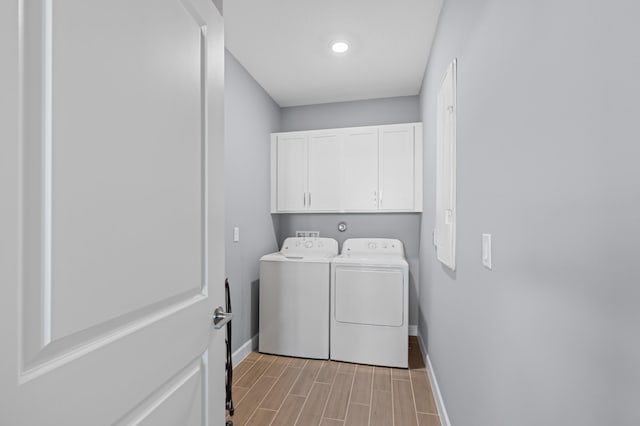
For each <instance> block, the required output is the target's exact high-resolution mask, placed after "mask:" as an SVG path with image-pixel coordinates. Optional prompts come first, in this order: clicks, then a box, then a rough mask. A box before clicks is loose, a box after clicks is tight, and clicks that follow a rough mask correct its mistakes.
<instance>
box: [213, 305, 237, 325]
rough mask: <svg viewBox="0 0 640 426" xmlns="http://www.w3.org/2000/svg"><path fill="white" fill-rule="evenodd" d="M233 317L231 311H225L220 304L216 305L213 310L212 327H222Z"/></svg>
mask: <svg viewBox="0 0 640 426" xmlns="http://www.w3.org/2000/svg"><path fill="white" fill-rule="evenodd" d="M231 318H233V314H232V313H231V312H225V311H224V308H223V307H222V306H218V307H217V308H216V310H215V311H213V327H214V328H216V329H219V328H222V327H224V326H225V325H226V324H227V323H228V322H229V321H231Z"/></svg>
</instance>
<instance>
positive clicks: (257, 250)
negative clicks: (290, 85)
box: [224, 52, 280, 351]
mask: <svg viewBox="0 0 640 426" xmlns="http://www.w3.org/2000/svg"><path fill="white" fill-rule="evenodd" d="M224 109H225V129H224V134H225V138H224V139H225V170H224V179H225V252H226V259H225V267H226V274H227V277H228V278H229V282H230V284H231V297H232V300H231V303H232V308H233V311H234V319H233V338H232V349H233V350H234V351H235V350H236V349H238V347H240V346H241V345H242V344H244V343H245V342H246V341H248V340H249V339H250V338H251V337H252V336H254V335H255V334H257V333H258V278H259V276H260V274H259V262H258V260H259V259H260V257H261V256H262V255H264V254H266V253H270V252H273V251H276V249H277V242H276V233H275V229H274V224H273V222H272V219H271V214H270V213H269V209H270V199H269V176H270V168H269V156H270V152H269V133H271V132H274V131H278V127H279V125H280V108H279V107H278V105H276V103H275V102H274V101H273V100H272V99H271V97H269V95H267V93H266V92H265V91H264V89H262V87H261V86H260V85H258V83H256V81H255V80H254V79H253V78H252V77H251V76H250V75H249V74H248V73H247V71H246V70H245V69H244V68H243V67H242V65H240V63H239V62H238V61H237V60H236V59H235V58H234V57H233V55H231V54H230V53H229V52H225V101H224ZM234 226H238V227H239V228H240V241H239V242H237V243H234V242H233V227H234Z"/></svg>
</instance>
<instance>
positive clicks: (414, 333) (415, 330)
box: [409, 325, 418, 336]
mask: <svg viewBox="0 0 640 426" xmlns="http://www.w3.org/2000/svg"><path fill="white" fill-rule="evenodd" d="M417 335H418V326H417V325H410V326H409V336H417Z"/></svg>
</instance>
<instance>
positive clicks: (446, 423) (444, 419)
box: [418, 334, 451, 426]
mask: <svg viewBox="0 0 640 426" xmlns="http://www.w3.org/2000/svg"><path fill="white" fill-rule="evenodd" d="M418 345H419V346H420V352H422V357H423V358H424V360H425V363H426V364H427V374H428V375H429V382H430V383H431V389H432V390H433V397H434V399H435V401H436V408H437V409H438V415H439V416H440V424H441V425H442V426H451V421H450V420H449V414H448V413H447V408H446V407H445V406H444V399H443V398H442V393H441V392H440V387H439V386H438V380H437V379H436V373H435V371H434V370H433V364H431V358H429V354H428V353H427V349H426V348H425V346H424V341H423V340H422V336H420V335H419V334H418Z"/></svg>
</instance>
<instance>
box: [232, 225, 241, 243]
mask: <svg viewBox="0 0 640 426" xmlns="http://www.w3.org/2000/svg"><path fill="white" fill-rule="evenodd" d="M238 241H240V228H238V227H237V226H235V227H234V228H233V242H234V243H237V242H238Z"/></svg>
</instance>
